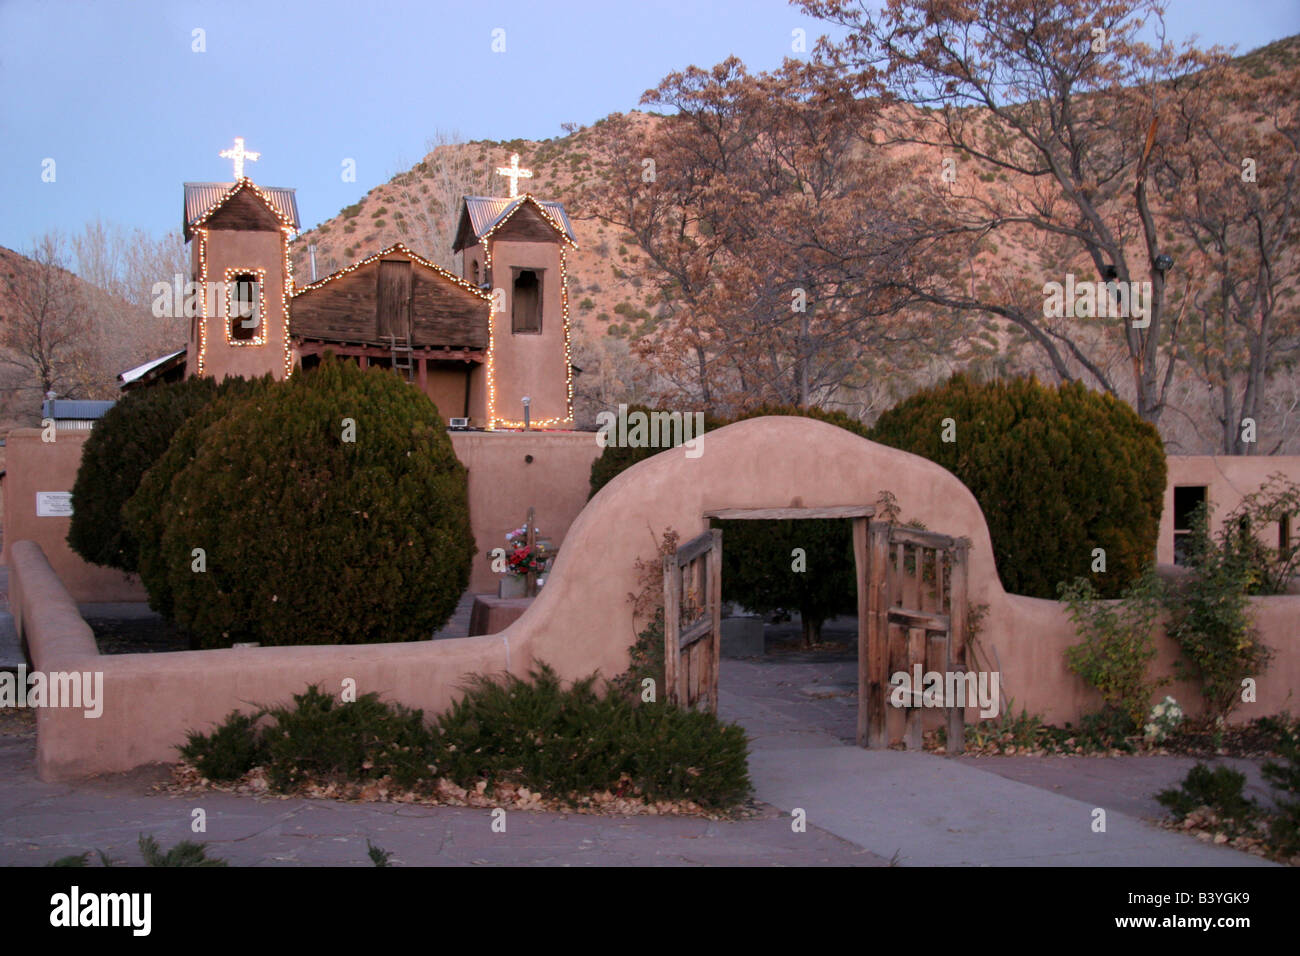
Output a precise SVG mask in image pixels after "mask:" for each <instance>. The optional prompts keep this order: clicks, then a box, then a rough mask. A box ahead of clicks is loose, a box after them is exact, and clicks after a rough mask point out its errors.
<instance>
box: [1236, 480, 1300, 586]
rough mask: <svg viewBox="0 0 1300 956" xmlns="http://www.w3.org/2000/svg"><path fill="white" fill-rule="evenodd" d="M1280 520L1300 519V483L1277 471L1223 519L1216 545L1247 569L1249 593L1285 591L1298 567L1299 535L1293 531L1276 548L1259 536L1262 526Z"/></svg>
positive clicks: (1299, 562) (1265, 526)
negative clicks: (1284, 541) (1285, 540)
mask: <svg viewBox="0 0 1300 956" xmlns="http://www.w3.org/2000/svg"><path fill="white" fill-rule="evenodd" d="M1283 521H1286V522H1292V523H1294V522H1296V521H1300V484H1297V483H1296V482H1294V481H1291V480H1289V479H1288V478H1287V477H1286V476H1285V475H1283V474H1280V473H1279V474H1275V475H1270V476H1269V478H1268V480H1267V481H1266V482H1265V483H1264V484H1263V485H1262V486H1261V487H1260V488H1259V489H1258V490H1256V491H1254V492H1252V493H1251V494H1249V495H1246V497H1245V498H1243V499H1242V501H1241V503H1240V504H1239V505H1237V507H1236V508H1234V509H1233V510H1232V511H1230V512H1228V514H1227V515H1226V516H1225V518H1224V522H1223V529H1222V530H1221V531H1220V533H1219V547H1220V549H1221V550H1223V551H1224V552H1225V553H1226V554H1227V555H1229V556H1231V557H1232V558H1233V559H1235V560H1236V561H1239V562H1241V563H1242V564H1244V565H1245V566H1246V567H1247V568H1248V569H1249V571H1248V587H1249V591H1250V593H1251V594H1285V593H1286V591H1287V588H1288V587H1289V586H1290V584H1291V582H1292V580H1293V579H1294V578H1295V576H1296V573H1297V571H1298V570H1300V535H1297V534H1295V533H1292V534H1291V535H1289V537H1288V540H1287V542H1286V544H1285V545H1283V544H1282V543H1281V542H1280V541H1279V543H1278V546H1277V547H1272V546H1271V545H1267V544H1265V543H1264V542H1263V541H1261V540H1260V539H1259V536H1258V533H1259V531H1260V530H1261V529H1263V528H1267V527H1268V526H1269V525H1273V524H1278V523H1280V522H1283ZM1274 540H1277V539H1276V538H1275V539H1274Z"/></svg>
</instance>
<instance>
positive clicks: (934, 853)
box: [720, 657, 1269, 866]
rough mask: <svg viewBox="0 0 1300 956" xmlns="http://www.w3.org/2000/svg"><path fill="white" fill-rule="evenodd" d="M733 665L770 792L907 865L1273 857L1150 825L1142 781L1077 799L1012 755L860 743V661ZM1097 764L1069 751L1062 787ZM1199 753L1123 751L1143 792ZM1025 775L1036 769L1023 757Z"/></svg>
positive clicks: (736, 714) (1244, 861)
mask: <svg viewBox="0 0 1300 956" xmlns="http://www.w3.org/2000/svg"><path fill="white" fill-rule="evenodd" d="M721 676H722V690H721V694H720V710H721V713H722V716H723V717H724V718H726V719H730V720H735V721H738V722H739V723H740V724H741V725H742V726H744V727H745V729H746V730H747V731H748V732H749V734H750V737H751V738H752V741H753V742H752V744H751V748H750V754H751V756H750V774H751V776H752V777H753V779H754V785H755V795H756V796H757V798H758V799H759V800H761V801H763V802H765V803H768V804H771V805H772V806H775V807H777V808H779V809H781V810H783V811H786V812H792V811H793V810H794V809H795V808H801V809H803V810H804V811H805V812H806V813H807V819H808V823H809V824H810V825H816V826H818V827H821V828H824V829H825V830H827V831H829V832H830V833H833V834H835V835H836V836H839V837H842V838H844V839H845V840H848V841H849V842H851V843H853V844H854V845H855V846H859V847H862V848H864V849H867V850H870V851H871V852H872V853H875V854H877V855H878V856H882V857H885V858H891V859H897V861H898V863H899V864H901V865H913V866H918V865H919V866H1006V865H1015V866H1024V865H1031V866H1033V865H1045V866H1257V865H1269V864H1267V862H1266V861H1263V860H1260V859H1258V858H1257V857H1253V856H1250V855H1249V854H1245V853H1241V852H1238V851H1236V850H1231V849H1227V848H1224V847H1217V846H1212V845H1208V844H1205V843H1202V842H1200V841H1198V840H1196V839H1194V838H1192V837H1190V836H1185V835H1183V834H1178V833H1170V832H1168V831H1165V830H1160V829H1158V828H1156V827H1155V826H1154V825H1152V824H1151V823H1150V822H1144V821H1143V820H1141V819H1139V818H1138V817H1137V816H1135V815H1132V811H1133V810H1134V809H1135V807H1136V806H1137V804H1136V803H1135V796H1134V794H1133V793H1132V792H1129V793H1127V794H1126V795H1125V797H1124V799H1123V800H1119V801H1115V800H1109V799H1107V797H1106V792H1105V791H1104V790H1099V791H1096V792H1094V796H1095V799H1091V800H1085V799H1076V798H1075V797H1073V796H1069V795H1066V794H1064V793H1061V792H1054V790H1053V789H1045V788H1044V787H1043V786H1035V785H1031V784H1030V783H1027V782H1022V781H1020V780H1014V779H1010V778H1009V777H1008V776H1004V775H1002V774H999V773H996V772H992V771H991V770H987V769H984V766H990V767H991V766H995V765H996V764H997V763H998V762H999V761H1000V760H1002V759H1005V758H984V759H983V760H979V761H975V760H968V759H948V758H945V757H942V756H938V755H935V754H927V753H918V752H910V753H909V752H902V751H892V750H886V751H874V750H862V749H860V748H858V747H857V746H854V745H853V744H852V738H853V735H854V733H855V730H856V722H855V721H856V704H857V699H856V694H855V690H856V688H855V686H854V681H855V680H856V664H855V663H854V662H852V661H851V660H840V661H831V662H822V663H812V662H809V663H801V662H795V663H780V664H778V663H776V662H774V661H773V659H772V658H770V657H769V658H766V659H763V660H761V661H760V660H755V661H731V660H729V661H724V662H723V665H722V671H721ZM1026 759H1031V758H1026ZM1039 759H1040V760H1044V758H1039ZM1153 759H1157V760H1163V759H1165V758H1153ZM1091 761H1096V762H1098V763H1100V762H1102V761H1101V760H1100V759H1099V758H1084V757H1079V758H1065V759H1064V760H1061V761H1056V762H1055V763H1056V765H1057V766H1056V767H1055V768H1054V769H1057V770H1058V773H1059V774H1060V776H1059V778H1058V782H1059V780H1061V779H1063V780H1066V781H1068V782H1067V783H1060V784H1059V786H1060V787H1067V786H1068V788H1069V789H1074V787H1075V786H1076V779H1075V778H1077V775H1078V771H1079V770H1080V768H1083V770H1084V772H1085V775H1086V772H1087V768H1088V765H1089V762H1091ZM1193 762H1194V761H1183V762H1181V764H1182V769H1181V771H1180V770H1178V769H1176V768H1173V767H1171V768H1169V770H1168V771H1166V772H1164V773H1161V774H1159V775H1153V774H1151V773H1150V767H1144V766H1143V765H1142V764H1141V763H1134V764H1128V765H1127V766H1124V760H1123V759H1119V760H1116V761H1111V763H1112V764H1115V765H1119V766H1120V768H1121V769H1122V771H1124V772H1126V773H1127V780H1128V785H1129V789H1130V790H1136V791H1138V792H1146V791H1148V790H1149V791H1150V792H1151V793H1154V792H1155V791H1156V790H1159V789H1161V788H1162V787H1164V786H1167V785H1169V783H1171V782H1173V781H1172V780H1170V779H1168V778H1169V777H1174V778H1175V779H1181V776H1182V774H1183V773H1185V772H1186V769H1185V768H1186V766H1190V765H1191V763H1193ZM1066 764H1071V765H1073V770H1074V773H1075V778H1071V776H1070V774H1069V773H1068V772H1066V771H1065V770H1064V768H1063V766H1062V765H1066ZM1040 766H1048V764H1046V763H1045V762H1044V763H1043V764H1040ZM1022 772H1024V773H1025V776H1027V777H1031V778H1032V777H1033V776H1034V774H1032V773H1029V772H1028V771H1024V770H1023V765H1022ZM1160 778H1164V779H1160ZM1093 783H1094V785H1095V781H1093ZM1049 786H1050V785H1049ZM1151 803H1152V804H1154V801H1151ZM1157 808H1158V805H1157ZM1095 809H1102V810H1105V812H1106V830H1105V832H1104V833H1094V832H1093V831H1092V822H1093V819H1094V810H1095ZM1126 811H1128V812H1126ZM1155 815H1156V814H1155V813H1153V814H1152V816H1155Z"/></svg>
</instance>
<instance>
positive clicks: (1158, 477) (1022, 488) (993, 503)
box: [868, 375, 1165, 598]
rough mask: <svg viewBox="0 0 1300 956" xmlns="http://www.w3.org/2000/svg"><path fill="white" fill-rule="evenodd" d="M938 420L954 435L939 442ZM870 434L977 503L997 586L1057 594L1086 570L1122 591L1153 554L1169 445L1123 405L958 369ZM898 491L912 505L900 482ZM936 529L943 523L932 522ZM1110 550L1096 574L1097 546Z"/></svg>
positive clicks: (1075, 387) (1110, 593) (1113, 593)
mask: <svg viewBox="0 0 1300 956" xmlns="http://www.w3.org/2000/svg"><path fill="white" fill-rule="evenodd" d="M945 419H952V422H951V423H950V424H951V426H952V428H953V429H954V430H955V439H956V440H955V441H951V442H945V441H944V440H943V438H944V432H945ZM868 437H870V438H871V439H872V440H873V441H877V442H880V443H881V444H885V445H890V446H892V447H894V448H900V449H902V450H904V451H908V452H912V453H913V454H917V455H921V456H922V457H924V458H928V459H930V460H931V461H933V462H936V463H938V464H940V465H942V466H943V467H944V468H946V469H948V470H949V471H950V472H952V473H953V474H954V475H956V476H957V477H958V478H959V479H961V481H962V482H963V483H964V484H965V485H966V487H968V488H969V489H970V490H971V492H973V493H974V495H975V498H976V500H978V501H979V504H980V507H981V508H982V509H983V511H984V518H985V520H986V521H987V522H988V526H989V534H990V536H991V538H992V541H993V554H994V557H995V558H996V560H997V567H998V573H999V575H1000V576H1001V578H1002V584H1003V587H1005V588H1006V590H1008V591H1010V592H1012V593H1014V594H1025V595H1029V596H1031V597H1040V598H1055V597H1056V585H1057V584H1058V583H1059V582H1061V581H1072V580H1074V579H1075V578H1078V577H1087V578H1089V579H1090V580H1091V581H1092V583H1093V585H1094V587H1095V588H1096V589H1097V592H1098V593H1099V595H1100V596H1102V597H1118V596H1119V595H1120V594H1121V593H1122V592H1123V591H1124V590H1125V589H1126V588H1128V587H1129V586H1130V585H1132V584H1134V583H1135V582H1136V581H1138V579H1139V578H1140V577H1141V575H1142V571H1143V569H1144V568H1145V567H1146V566H1147V565H1149V564H1150V563H1151V562H1152V561H1153V560H1154V558H1155V550H1156V540H1157V537H1158V534H1159V530H1160V511H1161V507H1162V504H1163V500H1164V490H1165V456H1164V446H1163V444H1162V443H1161V441H1160V435H1159V433H1158V432H1157V431H1156V429H1155V427H1154V426H1152V425H1150V424H1148V423H1147V422H1144V421H1142V419H1141V418H1139V417H1138V415H1137V413H1136V412H1134V411H1133V409H1132V408H1130V407H1129V406H1128V405H1127V404H1126V403H1124V402H1123V401H1121V400H1119V399H1117V398H1115V397H1114V396H1111V395H1106V394H1102V393H1100V392H1093V391H1090V390H1088V389H1087V388H1085V387H1084V386H1083V385H1082V384H1081V383H1078V382H1075V383H1072V384H1068V385H1062V386H1059V387H1055V388H1054V387H1049V386H1046V385H1042V384H1040V383H1039V382H1037V381H1036V380H1035V379H1033V378H1027V379H1025V378H1022V379H1012V380H1007V381H997V382H987V383H978V382H975V381H973V380H971V379H970V378H968V377H966V376H964V375H956V376H954V377H953V378H952V379H950V380H949V381H948V382H947V383H945V384H943V385H940V386H937V387H935V388H931V389H928V390H925V391H921V392H918V393H917V394H915V395H913V396H912V397H911V398H909V399H907V400H906V401H904V402H902V403H900V404H899V405H896V406H895V407H894V408H892V409H890V410H889V411H887V412H885V413H884V414H883V415H881V416H880V419H879V420H878V421H877V422H876V424H875V427H873V428H872V429H871V430H870V433H869V436H868ZM898 495H899V498H900V500H901V503H902V504H903V506H904V507H906V506H907V504H908V502H907V495H906V489H899V490H898ZM934 530H936V531H943V530H944V529H943V528H936V529H934ZM1095 548H1101V549H1103V550H1104V552H1105V568H1106V570H1105V571H1104V572H1098V573H1094V572H1093V571H1092V567H1093V563H1094V560H1095V558H1094V554H1093V549H1095Z"/></svg>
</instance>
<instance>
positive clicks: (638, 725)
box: [436, 664, 750, 808]
mask: <svg viewBox="0 0 1300 956" xmlns="http://www.w3.org/2000/svg"><path fill="white" fill-rule="evenodd" d="M436 729H437V733H438V749H439V753H440V760H441V762H440V764H439V769H440V772H442V773H443V774H445V775H446V776H448V777H449V778H451V779H452V780H454V781H455V782H456V783H457V784H458V785H459V786H462V787H465V788H467V789H468V788H472V787H473V786H474V785H475V784H477V783H478V782H479V781H480V780H486V781H487V782H488V785H489V786H491V785H493V784H495V783H498V782H501V781H505V780H509V781H513V782H518V783H521V784H523V785H524V786H526V787H528V788H529V789H530V790H534V791H537V792H542V793H547V794H549V795H552V796H555V797H558V798H561V799H565V798H570V797H572V796H574V795H576V796H581V795H583V794H588V793H593V792H600V791H604V790H610V791H613V792H617V791H618V790H619V789H620V788H621V787H623V786H624V785H625V784H626V785H630V786H631V787H632V788H633V789H634V790H635V791H636V792H638V793H640V794H642V795H643V796H644V797H645V798H646V799H648V800H693V801H695V802H696V803H697V804H699V805H700V806H702V807H706V808H725V807H729V806H733V805H735V804H736V803H738V802H740V801H741V800H743V799H744V798H745V796H746V795H747V794H748V792H749V789H750V785H749V776H748V769H747V765H746V753H747V741H746V738H745V734H744V731H743V730H741V729H740V728H739V727H737V726H734V725H728V724H723V723H722V722H721V721H719V720H718V718H717V717H716V716H715V715H713V714H709V713H703V712H694V711H686V710H682V709H680V708H678V707H673V706H670V705H668V704H666V703H662V702H660V703H654V704H643V705H637V704H634V703H632V702H631V701H630V700H629V699H628V698H627V697H625V696H623V695H621V694H619V693H617V692H615V691H614V689H613V688H605V689H604V692H603V693H602V692H600V691H598V689H597V687H596V678H595V677H594V676H593V677H588V678H586V679H585V680H580V681H575V682H574V683H573V684H572V685H571V686H569V687H565V686H563V684H562V683H561V681H560V679H559V678H558V676H557V675H556V674H555V672H554V671H553V670H552V669H551V668H550V667H548V666H546V665H544V664H543V665H540V666H539V667H538V668H537V669H536V670H534V671H533V672H532V673H531V674H530V675H529V679H528V680H524V679H522V678H519V677H515V676H513V675H510V676H506V677H504V678H497V679H493V678H484V677H480V678H477V679H475V680H474V681H473V682H472V684H471V685H470V686H469V688H468V690H467V692H466V694H465V696H464V697H463V698H462V699H461V700H460V701H458V702H457V703H456V704H455V705H454V706H453V707H452V708H451V710H449V711H448V712H447V713H445V714H443V715H442V716H440V717H439V718H438V720H437V727H436Z"/></svg>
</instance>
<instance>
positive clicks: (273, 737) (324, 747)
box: [261, 684, 433, 790]
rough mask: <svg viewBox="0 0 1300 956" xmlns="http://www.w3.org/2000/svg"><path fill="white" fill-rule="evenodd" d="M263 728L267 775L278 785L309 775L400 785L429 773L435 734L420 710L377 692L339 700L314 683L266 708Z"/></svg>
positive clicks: (288, 786)
mask: <svg viewBox="0 0 1300 956" xmlns="http://www.w3.org/2000/svg"><path fill="white" fill-rule="evenodd" d="M267 714H268V716H269V717H270V718H271V724H270V725H269V726H268V727H267V728H266V729H265V730H264V731H263V732H262V741H261V742H262V746H263V747H264V748H265V754H266V768H267V779H268V780H269V781H270V783H271V785H272V786H274V787H275V788H276V789H279V790H292V789H294V788H295V787H297V786H299V785H301V784H303V783H305V782H307V781H311V780H336V781H342V780H350V781H358V782H359V781H366V780H379V779H380V778H382V777H384V776H391V777H392V778H393V780H394V781H395V782H396V783H397V784H398V785H400V786H404V787H409V786H413V785H415V784H416V783H417V782H418V781H420V780H421V779H425V778H427V777H428V776H429V774H430V767H431V765H432V763H433V753H432V746H433V736H432V735H431V734H430V732H429V728H428V727H427V726H426V724H425V721H424V714H423V712H422V711H419V710H409V709H407V708H405V707H402V706H401V705H400V704H390V703H385V702H384V701H381V700H380V699H379V695H378V694H375V693H370V694H363V695H361V696H360V697H358V698H357V699H356V700H355V701H350V702H348V703H340V702H339V700H338V699H337V698H335V697H333V696H331V695H329V694H326V693H324V692H323V691H322V690H321V689H320V688H319V687H317V686H316V685H314V684H313V685H312V686H311V687H308V688H307V690H306V691H305V692H303V693H301V694H295V695H294V697H293V705H292V706H282V707H275V708H272V709H270V710H268V711H267Z"/></svg>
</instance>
